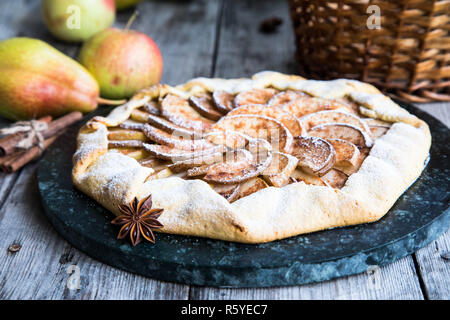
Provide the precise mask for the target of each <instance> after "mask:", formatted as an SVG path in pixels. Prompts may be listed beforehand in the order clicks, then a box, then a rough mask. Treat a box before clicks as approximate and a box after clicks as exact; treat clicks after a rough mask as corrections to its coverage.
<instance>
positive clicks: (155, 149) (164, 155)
mask: <svg viewBox="0 0 450 320" xmlns="http://www.w3.org/2000/svg"><path fill="white" fill-rule="evenodd" d="M143 147H144V149H145V151H147V152H148V153H149V154H151V155H153V156H154V157H156V158H158V159H162V160H170V161H173V162H176V161H183V160H189V159H195V158H199V157H202V156H206V155H209V154H212V153H217V152H222V153H223V152H225V151H226V149H225V148H224V147H223V146H214V147H212V148H210V149H205V150H200V151H190V150H182V149H176V148H173V147H170V146H161V145H157V144H148V143H144V144H143Z"/></svg>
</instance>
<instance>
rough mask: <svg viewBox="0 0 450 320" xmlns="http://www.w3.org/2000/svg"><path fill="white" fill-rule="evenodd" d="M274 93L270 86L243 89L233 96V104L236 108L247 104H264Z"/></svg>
mask: <svg viewBox="0 0 450 320" xmlns="http://www.w3.org/2000/svg"><path fill="white" fill-rule="evenodd" d="M276 93H277V91H276V90H275V89H271V88H266V89H252V90H247V91H243V92H241V93H239V94H238V95H237V96H236V97H235V98H234V105H235V107H236V108H237V107H240V106H244V105H247V104H266V103H267V102H268V101H269V100H270V98H272V97H273V96H274V95H275V94H276Z"/></svg>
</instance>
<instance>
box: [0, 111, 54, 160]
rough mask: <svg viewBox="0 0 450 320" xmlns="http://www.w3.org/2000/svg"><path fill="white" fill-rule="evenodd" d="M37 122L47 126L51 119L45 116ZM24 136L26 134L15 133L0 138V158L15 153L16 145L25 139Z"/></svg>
mask: <svg viewBox="0 0 450 320" xmlns="http://www.w3.org/2000/svg"><path fill="white" fill-rule="evenodd" d="M38 121H43V122H46V123H47V124H49V123H50V122H51V121H52V117H51V116H45V117H42V118H40V119H38ZM26 134H27V133H26V132H17V133H14V134H9V135H7V136H5V137H3V138H1V139H0V156H4V155H7V154H11V153H13V152H14V151H16V150H15V147H16V145H17V143H18V142H19V141H20V140H22V139H23V138H25V135H26Z"/></svg>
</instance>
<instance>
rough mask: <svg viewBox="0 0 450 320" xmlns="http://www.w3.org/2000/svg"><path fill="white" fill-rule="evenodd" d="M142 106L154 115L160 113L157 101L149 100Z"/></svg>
mask: <svg viewBox="0 0 450 320" xmlns="http://www.w3.org/2000/svg"><path fill="white" fill-rule="evenodd" d="M142 108H143V109H144V110H145V111H147V112H148V113H149V114H153V115H155V116H159V115H161V109H160V106H159V103H158V102H156V101H149V102H147V103H146V104H145V105H144V106H143V107H142Z"/></svg>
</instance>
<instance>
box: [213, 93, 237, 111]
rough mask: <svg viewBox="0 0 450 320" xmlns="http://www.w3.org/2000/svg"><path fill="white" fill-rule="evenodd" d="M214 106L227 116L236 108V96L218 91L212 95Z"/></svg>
mask: <svg viewBox="0 0 450 320" xmlns="http://www.w3.org/2000/svg"><path fill="white" fill-rule="evenodd" d="M212 98H213V102H214V105H215V106H216V108H217V110H218V111H219V112H221V113H223V114H227V113H228V112H229V111H231V110H233V108H234V96H233V95H232V94H231V93H228V92H226V91H223V90H216V91H214V92H213V94H212Z"/></svg>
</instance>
